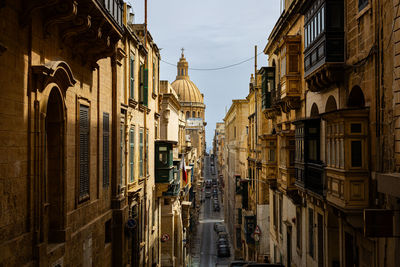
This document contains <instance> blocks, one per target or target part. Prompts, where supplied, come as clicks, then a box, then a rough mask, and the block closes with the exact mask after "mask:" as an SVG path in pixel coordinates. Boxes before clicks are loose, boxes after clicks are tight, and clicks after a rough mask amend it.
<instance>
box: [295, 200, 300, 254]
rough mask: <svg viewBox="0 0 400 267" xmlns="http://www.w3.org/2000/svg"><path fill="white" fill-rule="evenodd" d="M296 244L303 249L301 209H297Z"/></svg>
mask: <svg viewBox="0 0 400 267" xmlns="http://www.w3.org/2000/svg"><path fill="white" fill-rule="evenodd" d="M296 244H297V248H299V249H301V208H296Z"/></svg>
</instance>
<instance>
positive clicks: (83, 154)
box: [79, 104, 90, 201]
mask: <svg viewBox="0 0 400 267" xmlns="http://www.w3.org/2000/svg"><path fill="white" fill-rule="evenodd" d="M89 142H90V131H89V107H87V106H84V105H81V104H80V105H79V201H83V200H85V199H88V198H89V187H90V186H89V185H90V184H89V183H90V182H89V179H90V176H89V164H90V157H89Z"/></svg>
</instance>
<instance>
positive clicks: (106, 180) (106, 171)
mask: <svg viewBox="0 0 400 267" xmlns="http://www.w3.org/2000/svg"><path fill="white" fill-rule="evenodd" d="M109 118H110V115H109V114H108V113H107V112H104V113H103V186H109V185H110V151H109V149H110V141H109V140H110V139H109V138H110V126H109V125H110V123H109V120H110V119H109Z"/></svg>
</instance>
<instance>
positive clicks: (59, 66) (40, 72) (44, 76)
mask: <svg viewBox="0 0 400 267" xmlns="http://www.w3.org/2000/svg"><path fill="white" fill-rule="evenodd" d="M32 72H33V74H34V75H35V77H36V88H35V87H34V88H32V89H33V90H36V89H38V90H40V91H42V90H43V89H44V88H45V85H46V84H48V83H50V82H51V81H55V82H56V83H57V84H58V85H59V86H60V87H61V88H63V89H64V90H66V89H68V87H72V86H74V85H75V84H76V80H75V78H74V75H73V74H72V70H71V68H70V67H69V65H68V64H67V63H66V62H64V61H49V62H47V63H46V64H44V65H36V66H32Z"/></svg>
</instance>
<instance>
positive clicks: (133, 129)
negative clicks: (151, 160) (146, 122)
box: [129, 126, 135, 183]
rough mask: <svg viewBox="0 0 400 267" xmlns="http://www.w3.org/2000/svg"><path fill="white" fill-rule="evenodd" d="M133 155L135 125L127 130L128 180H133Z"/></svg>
mask: <svg viewBox="0 0 400 267" xmlns="http://www.w3.org/2000/svg"><path fill="white" fill-rule="evenodd" d="M134 156H135V127H134V126H132V127H131V129H130V130H129V168H130V181H131V183H132V182H133V180H134Z"/></svg>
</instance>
